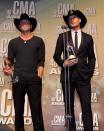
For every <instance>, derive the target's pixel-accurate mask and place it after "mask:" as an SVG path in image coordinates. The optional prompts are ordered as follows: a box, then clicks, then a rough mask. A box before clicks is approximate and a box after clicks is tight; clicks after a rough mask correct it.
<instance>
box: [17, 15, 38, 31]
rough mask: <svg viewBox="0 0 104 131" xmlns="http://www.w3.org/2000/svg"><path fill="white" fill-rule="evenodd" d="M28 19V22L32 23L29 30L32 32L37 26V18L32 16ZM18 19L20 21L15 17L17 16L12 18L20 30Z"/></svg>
mask: <svg viewBox="0 0 104 131" xmlns="http://www.w3.org/2000/svg"><path fill="white" fill-rule="evenodd" d="M28 20H29V21H30V24H31V25H32V28H31V29H30V31H31V32H33V31H34V30H35V28H36V26H37V20H36V19H35V18H32V17H29V19H28ZM20 21H21V20H20V19H17V18H15V19H14V24H15V26H16V28H17V29H18V30H19V31H20V32H21V29H20V28H19V25H20Z"/></svg>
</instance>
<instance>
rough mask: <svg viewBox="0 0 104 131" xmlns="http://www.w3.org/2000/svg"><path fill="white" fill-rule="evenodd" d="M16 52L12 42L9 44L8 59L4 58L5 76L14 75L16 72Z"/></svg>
mask: <svg viewBox="0 0 104 131" xmlns="http://www.w3.org/2000/svg"><path fill="white" fill-rule="evenodd" d="M13 64H14V50H13V47H12V41H10V42H9V45H8V57H4V66H5V67H4V68H3V72H4V74H5V75H12V73H13V70H14V66H13Z"/></svg>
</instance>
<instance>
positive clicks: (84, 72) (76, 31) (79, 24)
mask: <svg viewBox="0 0 104 131" xmlns="http://www.w3.org/2000/svg"><path fill="white" fill-rule="evenodd" d="M63 19H64V21H65V23H66V24H67V26H68V28H69V29H70V31H67V32H64V33H62V34H60V35H59V37H58V40H57V44H56V49H55V53H54V60H55V61H56V63H57V64H58V65H59V66H60V67H61V85H62V90H63V95H64V101H65V105H67V106H65V107H66V108H67V109H66V108H65V112H66V111H67V114H71V116H69V117H70V121H69V130H70V131H76V123H75V116H74V92H75V89H76V91H77V93H78V96H79V98H80V103H81V108H82V120H83V126H84V131H93V120H92V110H91V77H92V76H93V72H94V68H95V60H96V59H95V54H94V46H93V39H92V36H91V35H89V34H86V33H84V32H82V31H81V29H82V28H83V27H84V26H85V25H86V23H87V19H86V17H85V16H84V14H83V13H82V12H81V11H79V10H70V11H69V12H68V15H66V16H63ZM68 47H72V48H73V51H74V53H75V54H74V53H73V54H74V55H75V56H74V57H72V58H75V59H71V57H70V58H69V56H68V53H67V52H68V51H69V53H70V50H68ZM62 53H63V54H64V59H63V58H62V57H61V55H62ZM70 55H71V54H70ZM71 56H73V55H71ZM76 59H77V62H76ZM69 71H70V72H69ZM65 72H66V73H65ZM68 74H69V77H67V75H68ZM69 79H70V80H69ZM68 82H70V83H68ZM69 86H70V87H69ZM65 88H66V89H65ZM69 92H70V94H69ZM66 95H67V96H68V97H69V98H67V100H65V96H66ZM69 102H70V105H68V103H69ZM69 111H70V112H69Z"/></svg>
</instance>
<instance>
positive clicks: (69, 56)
mask: <svg viewBox="0 0 104 131" xmlns="http://www.w3.org/2000/svg"><path fill="white" fill-rule="evenodd" d="M66 49H67V60H68V61H69V63H72V65H71V66H73V65H75V64H77V63H78V58H77V57H76V55H75V51H74V49H73V46H71V45H69V44H68V45H67V48H66Z"/></svg>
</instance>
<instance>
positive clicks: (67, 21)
mask: <svg viewBox="0 0 104 131" xmlns="http://www.w3.org/2000/svg"><path fill="white" fill-rule="evenodd" d="M73 15H75V16H77V17H78V18H80V19H81V23H80V27H81V28H83V27H84V26H85V25H86V23H87V19H86V17H85V15H84V14H83V13H82V12H81V11H79V10H69V12H68V15H66V16H65V15H64V16H63V19H64V21H65V23H66V24H67V25H68V27H69V28H71V27H70V25H69V18H70V16H73Z"/></svg>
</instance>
